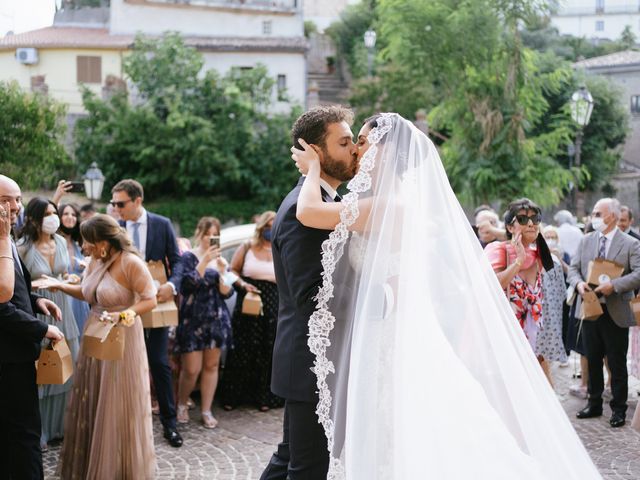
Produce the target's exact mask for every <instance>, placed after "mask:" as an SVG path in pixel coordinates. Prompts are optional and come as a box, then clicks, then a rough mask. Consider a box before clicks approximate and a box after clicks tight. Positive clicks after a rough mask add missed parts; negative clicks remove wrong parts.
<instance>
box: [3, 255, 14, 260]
mask: <svg viewBox="0 0 640 480" xmlns="http://www.w3.org/2000/svg"><path fill="white" fill-rule="evenodd" d="M0 258H8V259H9V260H11V261H12V262H15V259H14V258H13V257H12V256H11V255H0Z"/></svg>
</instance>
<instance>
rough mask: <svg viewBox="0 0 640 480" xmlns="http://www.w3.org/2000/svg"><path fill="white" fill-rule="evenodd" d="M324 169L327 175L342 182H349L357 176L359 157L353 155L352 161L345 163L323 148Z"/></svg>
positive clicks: (322, 163)
mask: <svg viewBox="0 0 640 480" xmlns="http://www.w3.org/2000/svg"><path fill="white" fill-rule="evenodd" d="M322 157H323V159H322V162H321V167H322V171H323V172H324V173H326V174H327V175H329V176H331V177H333V178H335V179H336V180H340V181H341V182H348V181H349V180H351V179H352V178H353V177H355V176H356V173H357V172H358V157H357V156H356V155H354V156H353V158H352V159H351V162H349V163H345V162H341V161H340V160H337V159H335V158H334V157H332V156H331V155H330V154H329V152H327V150H326V149H324V148H323V149H322Z"/></svg>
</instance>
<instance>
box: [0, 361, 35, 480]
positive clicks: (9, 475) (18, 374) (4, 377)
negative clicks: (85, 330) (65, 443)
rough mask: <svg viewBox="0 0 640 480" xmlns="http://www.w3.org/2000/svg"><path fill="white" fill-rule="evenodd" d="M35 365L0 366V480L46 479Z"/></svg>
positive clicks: (7, 364) (10, 364) (15, 364)
mask: <svg viewBox="0 0 640 480" xmlns="http://www.w3.org/2000/svg"><path fill="white" fill-rule="evenodd" d="M41 428H42V426H41V423H40V406H39V405H38V387H37V386H36V367H35V363H34V362H26V363H0V465H1V467H0V478H3V479H8V480H23V479H25V480H32V479H42V478H44V472H43V469H42V452H41V451H40V432H41Z"/></svg>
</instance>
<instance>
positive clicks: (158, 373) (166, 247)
mask: <svg viewBox="0 0 640 480" xmlns="http://www.w3.org/2000/svg"><path fill="white" fill-rule="evenodd" d="M111 195H112V197H111V202H109V203H110V204H111V205H112V206H113V207H114V209H115V212H116V213H117V214H118V215H120V219H121V220H120V222H119V223H120V225H121V226H122V227H125V228H126V229H127V233H128V234H129V237H130V238H131V239H132V240H133V245H134V246H135V247H136V249H137V250H138V252H140V255H141V256H142V258H143V259H144V260H145V261H146V262H149V261H152V260H153V261H160V262H162V263H163V264H164V267H165V273H166V276H167V278H168V279H169V281H168V282H166V283H165V284H164V285H160V287H158V293H157V298H158V302H168V301H170V300H173V298H174V296H175V295H177V294H178V291H179V290H180V282H179V277H178V276H177V275H176V274H175V269H176V266H177V264H178V262H179V261H180V254H179V253H178V244H177V242H176V234H175V232H174V231H173V227H172V225H171V222H170V221H169V219H168V218H166V217H163V216H161V215H156V214H155V213H151V212H148V211H147V210H146V209H145V208H144V206H143V202H144V189H143V188H142V185H141V184H140V182H138V181H136V180H132V179H125V180H121V181H119V182H118V183H116V185H115V186H114V187H113V188H112V189H111ZM144 339H145V344H146V345H147V356H148V359H149V367H150V369H151V377H152V379H153V386H154V388H155V392H156V397H157V400H158V404H159V406H160V421H161V422H162V427H163V433H164V438H165V439H166V440H167V441H168V442H169V445H171V446H172V447H174V448H179V447H181V446H182V443H183V440H182V436H181V435H180V433H179V432H178V430H177V428H176V427H177V425H176V407H175V397H174V394H173V388H172V382H171V367H170V365H169V328H168V327H162V328H150V329H147V330H146V331H145V337H144Z"/></svg>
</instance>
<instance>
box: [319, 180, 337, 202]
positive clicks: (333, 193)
mask: <svg viewBox="0 0 640 480" xmlns="http://www.w3.org/2000/svg"><path fill="white" fill-rule="evenodd" d="M320 186H321V187H322V188H323V189H324V191H325V192H327V193H328V194H329V195H331V198H333V199H335V198H336V195H338V192H336V191H335V190H334V189H333V188H332V187H331V185H329V184H328V183H327V182H326V181H325V180H324V179H322V178H321V179H320Z"/></svg>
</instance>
